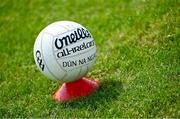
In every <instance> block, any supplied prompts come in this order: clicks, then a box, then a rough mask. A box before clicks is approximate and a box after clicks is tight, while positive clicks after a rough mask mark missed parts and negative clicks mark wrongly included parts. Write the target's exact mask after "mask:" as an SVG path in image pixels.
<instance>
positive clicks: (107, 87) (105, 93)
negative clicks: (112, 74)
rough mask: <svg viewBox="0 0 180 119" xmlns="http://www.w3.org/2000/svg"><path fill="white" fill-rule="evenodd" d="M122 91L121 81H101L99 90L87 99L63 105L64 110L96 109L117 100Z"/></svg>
mask: <svg viewBox="0 0 180 119" xmlns="http://www.w3.org/2000/svg"><path fill="white" fill-rule="evenodd" d="M122 91H123V86H122V83H121V81H116V80H108V81H101V83H100V87H99V89H98V90H97V91H96V92H94V93H93V94H92V95H90V96H88V97H84V98H81V99H79V100H75V101H72V102H66V103H63V107H64V108H86V109H87V108H90V109H97V108H98V106H104V105H105V104H106V103H108V104H109V103H111V102H113V101H115V100H117V98H118V96H119V95H120V94H121V92H122Z"/></svg>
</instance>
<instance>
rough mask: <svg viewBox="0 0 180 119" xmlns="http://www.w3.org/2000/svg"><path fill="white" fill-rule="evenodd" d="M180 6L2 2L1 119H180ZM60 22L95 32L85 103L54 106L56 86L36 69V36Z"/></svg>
mask: <svg viewBox="0 0 180 119" xmlns="http://www.w3.org/2000/svg"><path fill="white" fill-rule="evenodd" d="M179 6H180V2H179V1H178V0H136V1H135V0H132V1H131V0H98V1H96V0H91V1H89V0H75V1H70V0H68V1H66V0H61V1H58V0H53V1H51V2H50V1H48V0H44V1H43V0H32V1H28V0H3V1H1V3H0V118H1V117H2V118H5V117H46V118H54V117H65V118H68V117H94V118H97V117H101V118H105V117H109V118H110V117H119V118H120V117H180V29H179V28H180V7H179ZM59 20H72V21H76V22H78V23H80V24H82V25H84V26H85V27H87V29H89V30H90V32H91V33H92V35H93V37H94V39H95V42H96V45H97V60H96V64H95V65H94V67H93V70H92V71H91V72H89V74H88V76H89V77H91V78H98V79H99V80H100V81H101V87H100V88H99V90H98V91H96V92H95V93H94V94H92V95H91V96H89V97H87V98H82V99H80V100H77V101H73V102H68V103H64V104H59V103H56V102H54V101H53V100H52V97H51V94H52V92H53V91H54V90H55V89H56V88H57V87H58V86H59V83H56V82H52V81H50V80H48V79H47V78H46V77H45V76H43V75H42V74H41V73H40V72H39V71H38V70H37V67H36V66H35V63H34V59H33V45H34V41H35V39H36V37H37V35H38V33H39V32H40V31H41V30H42V29H43V28H44V27H45V26H46V25H48V24H50V23H52V22H54V21H59Z"/></svg>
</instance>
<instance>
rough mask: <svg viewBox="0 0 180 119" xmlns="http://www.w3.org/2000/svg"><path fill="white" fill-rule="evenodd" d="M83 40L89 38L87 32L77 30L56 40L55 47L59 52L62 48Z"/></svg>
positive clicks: (81, 29)
mask: <svg viewBox="0 0 180 119" xmlns="http://www.w3.org/2000/svg"><path fill="white" fill-rule="evenodd" d="M84 38H91V35H90V33H89V31H88V30H86V29H84V28H77V29H76V30H75V31H73V32H72V33H70V34H68V35H65V36H64V37H62V38H56V39H55V47H56V48H57V49H59V50H60V49H62V48H63V47H65V46H68V45H70V44H72V43H76V42H77V41H78V40H81V39H84Z"/></svg>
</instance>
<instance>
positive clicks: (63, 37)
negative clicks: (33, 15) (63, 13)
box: [34, 21, 96, 82]
mask: <svg viewBox="0 0 180 119" xmlns="http://www.w3.org/2000/svg"><path fill="white" fill-rule="evenodd" d="M95 58H96V45H95V42H94V40H93V37H92V35H91V33H90V32H89V31H88V30H87V29H86V28H85V27H83V26H82V25H80V24H78V23H75V22H72V21H58V22H54V23H52V24H50V25H48V26H47V27H45V28H44V29H43V30H42V31H41V32H40V33H39V35H38V37H37V38H36V41H35V44H34V60H35V62H36V65H37V67H38V69H39V70H40V71H41V72H42V73H43V74H44V75H45V76H47V77H48V78H49V79H51V80H61V81H63V82H71V81H75V80H77V79H79V78H81V77H82V76H85V75H86V74H87V72H88V71H89V70H90V69H91V67H92V65H93V63H94V62H95Z"/></svg>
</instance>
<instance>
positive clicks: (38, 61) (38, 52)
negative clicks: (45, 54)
mask: <svg viewBox="0 0 180 119" xmlns="http://www.w3.org/2000/svg"><path fill="white" fill-rule="evenodd" d="M36 59H37V63H38V64H39V68H40V69H41V70H42V71H44V64H43V61H42V58H41V52H40V51H39V50H37V51H36Z"/></svg>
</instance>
